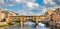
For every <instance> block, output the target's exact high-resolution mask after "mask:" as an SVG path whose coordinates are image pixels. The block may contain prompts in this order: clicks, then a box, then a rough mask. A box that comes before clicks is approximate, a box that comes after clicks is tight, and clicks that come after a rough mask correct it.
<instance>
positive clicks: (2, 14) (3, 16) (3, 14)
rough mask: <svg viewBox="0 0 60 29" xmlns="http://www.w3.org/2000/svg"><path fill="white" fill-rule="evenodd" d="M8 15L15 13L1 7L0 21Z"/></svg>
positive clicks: (14, 14) (15, 14)
mask: <svg viewBox="0 0 60 29" xmlns="http://www.w3.org/2000/svg"><path fill="white" fill-rule="evenodd" d="M8 16H17V13H14V12H8V11H2V9H1V8H0V21H1V20H3V19H5V18H7V17H8Z"/></svg>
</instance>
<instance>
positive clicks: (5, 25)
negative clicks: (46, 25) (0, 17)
mask: <svg viewBox="0 0 60 29" xmlns="http://www.w3.org/2000/svg"><path fill="white" fill-rule="evenodd" d="M11 24H12V25H17V24H19V22H12V23H11ZM7 26H11V25H9V24H7V23H6V22H0V28H1V27H7Z"/></svg>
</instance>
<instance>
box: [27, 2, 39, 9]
mask: <svg viewBox="0 0 60 29" xmlns="http://www.w3.org/2000/svg"><path fill="white" fill-rule="evenodd" d="M26 6H27V7H28V8H30V9H33V8H35V7H39V4H38V3H33V2H27V3H26Z"/></svg>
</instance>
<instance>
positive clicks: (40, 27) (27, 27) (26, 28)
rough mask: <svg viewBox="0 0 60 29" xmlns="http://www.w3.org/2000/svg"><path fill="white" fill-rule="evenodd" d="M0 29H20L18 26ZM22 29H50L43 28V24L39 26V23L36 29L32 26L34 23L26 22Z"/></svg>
mask: <svg viewBox="0 0 60 29" xmlns="http://www.w3.org/2000/svg"><path fill="white" fill-rule="evenodd" d="M29 23H30V24H29ZM0 29H20V24H18V25H13V26H9V27H2V28H0ZM24 29H50V28H48V27H45V26H44V24H41V23H40V24H39V25H38V26H37V28H36V27H35V26H34V23H32V22H26V23H25V25H24Z"/></svg>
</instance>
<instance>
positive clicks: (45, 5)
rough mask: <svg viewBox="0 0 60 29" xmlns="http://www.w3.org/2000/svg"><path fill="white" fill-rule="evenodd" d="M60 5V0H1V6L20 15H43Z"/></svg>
mask: <svg viewBox="0 0 60 29" xmlns="http://www.w3.org/2000/svg"><path fill="white" fill-rule="evenodd" d="M59 7H60V0H0V8H2V9H3V10H7V11H13V12H16V13H19V14H20V15H43V14H44V13H45V12H46V11H47V10H49V9H51V10H54V9H56V8H59Z"/></svg>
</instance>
